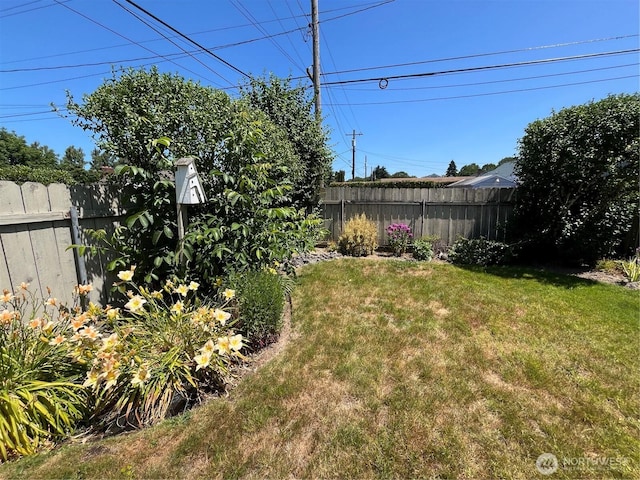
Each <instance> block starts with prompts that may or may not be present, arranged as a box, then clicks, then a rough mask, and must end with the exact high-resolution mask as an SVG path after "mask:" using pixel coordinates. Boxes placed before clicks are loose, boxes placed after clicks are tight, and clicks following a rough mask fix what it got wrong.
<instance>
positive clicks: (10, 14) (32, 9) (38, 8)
mask: <svg viewBox="0 0 640 480" xmlns="http://www.w3.org/2000/svg"><path fill="white" fill-rule="evenodd" d="M39 1H40V0H37V1H35V2H30V3H26V4H24V5H18V6H17V7H10V8H5V9H4V10H2V12H5V11H7V10H12V9H14V8H19V7H25V6H27V5H30V4H32V3H37V2H39ZM70 1H71V0H62V3H69V2H70ZM56 3H59V2H56ZM55 6H56V4H55V3H51V4H49V5H43V6H41V7H35V8H30V9H29V10H23V11H21V12H14V13H7V14H6V15H2V16H0V18H7V17H13V16H15V15H21V14H23V13H28V12H33V11H34V10H42V9H43V8H49V7H55Z"/></svg>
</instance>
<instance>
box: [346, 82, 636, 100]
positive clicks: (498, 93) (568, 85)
mask: <svg viewBox="0 0 640 480" xmlns="http://www.w3.org/2000/svg"><path fill="white" fill-rule="evenodd" d="M627 78H638V75H625V76H621V77H613V78H603V79H600V80H587V81H584V82H574V83H564V84H561V85H548V86H544V87H531V88H521V89H517V90H505V91H502V92H488V93H474V94H469V95H457V96H454V97H437V98H422V99H412V100H390V101H383V102H362V103H351V104H350V105H352V106H369V105H392V104H397V103H421V102H434V101H437V100H456V99H460V98H473V97H487V96H491V95H503V94H506V93H520V92H531V91H534V90H546V89H549V88H561V87H572V86H575V85H586V84H589V83H602V82H611V81H614V80H624V79H627ZM334 105H335V106H344V105H346V104H344V103H336V104H334Z"/></svg>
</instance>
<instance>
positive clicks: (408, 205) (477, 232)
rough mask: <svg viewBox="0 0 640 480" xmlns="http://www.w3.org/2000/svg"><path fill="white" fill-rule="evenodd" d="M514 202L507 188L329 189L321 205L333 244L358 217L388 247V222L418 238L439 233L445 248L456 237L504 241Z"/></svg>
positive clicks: (512, 195) (511, 191)
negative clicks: (400, 225)
mask: <svg viewBox="0 0 640 480" xmlns="http://www.w3.org/2000/svg"><path fill="white" fill-rule="evenodd" d="M514 201H515V190H514V189H511V188H490V189H488V188H487V189H485V188H479V189H470V188H369V187H363V188H352V187H329V188H327V189H326V191H325V195H324V199H323V201H322V205H323V210H324V218H325V226H326V228H327V229H328V230H329V231H330V235H329V237H330V238H329V239H330V240H333V241H337V240H338V238H339V237H340V235H341V234H342V231H343V229H344V224H345V222H346V221H347V220H349V219H350V218H351V217H353V216H355V215H359V214H361V213H364V214H366V216H367V218H369V219H370V220H372V221H374V222H375V223H376V225H377V227H378V244H379V245H387V244H388V241H387V234H386V231H385V229H386V228H387V226H389V225H390V224H392V223H404V224H406V225H408V226H410V227H411V230H412V231H413V232H414V235H415V237H416V238H420V237H424V236H427V235H437V236H439V237H440V238H441V239H442V241H443V242H445V243H446V244H448V245H451V244H453V242H454V241H455V240H456V239H457V238H458V237H459V236H463V237H467V238H478V237H480V236H483V237H485V238H487V239H490V240H502V239H504V232H503V230H502V228H501V227H502V226H504V224H505V222H506V221H507V220H508V219H509V218H510V216H511V214H512V212H513V204H514Z"/></svg>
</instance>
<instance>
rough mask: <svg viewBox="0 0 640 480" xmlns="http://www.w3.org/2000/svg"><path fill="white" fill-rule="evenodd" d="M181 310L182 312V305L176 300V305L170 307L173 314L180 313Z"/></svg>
mask: <svg viewBox="0 0 640 480" xmlns="http://www.w3.org/2000/svg"><path fill="white" fill-rule="evenodd" d="M183 310H184V303H182V302H181V301H180V300H178V301H177V302H176V303H174V304H173V305H171V311H172V312H173V313H182V312H183Z"/></svg>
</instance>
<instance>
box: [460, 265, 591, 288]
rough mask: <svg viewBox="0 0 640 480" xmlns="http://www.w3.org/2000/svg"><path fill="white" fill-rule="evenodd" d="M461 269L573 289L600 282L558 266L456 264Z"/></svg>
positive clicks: (575, 270)
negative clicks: (577, 275)
mask: <svg viewBox="0 0 640 480" xmlns="http://www.w3.org/2000/svg"><path fill="white" fill-rule="evenodd" d="M456 266H457V267H459V268H462V269H463V270H468V271H470V272H476V273H487V274H489V275H495V276H497V277H501V278H515V279H520V280H532V281H536V282H539V283H542V284H546V285H553V286H555V287H562V288H567V289H573V288H576V287H593V286H595V285H599V284H600V282H597V281H596V280H590V279H587V278H580V277H576V276H575V275H573V274H575V273H581V272H584V271H585V270H581V269H568V268H567V269H560V268H558V267H522V266H489V267H482V266H478V265H456Z"/></svg>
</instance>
